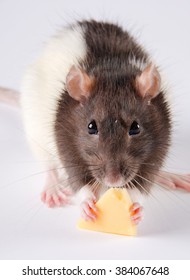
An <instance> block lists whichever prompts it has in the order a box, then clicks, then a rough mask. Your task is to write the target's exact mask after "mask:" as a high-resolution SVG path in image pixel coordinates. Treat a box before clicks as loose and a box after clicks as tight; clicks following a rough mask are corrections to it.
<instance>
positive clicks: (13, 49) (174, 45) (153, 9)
mask: <svg viewBox="0 0 190 280" xmlns="http://www.w3.org/2000/svg"><path fill="white" fill-rule="evenodd" d="M189 15H190V2H189V1H185V0H179V1H174V0H173V1H164V0H160V1H151V0H150V1H148V0H144V1H143V0H139V1H137V0H136V1H126V0H123V1H122V0H117V1H113V0H112V1H108V0H107V1H106V0H101V1H100V0H96V1H89V0H88V1H87V0H85V1H77V0H69V1H64V0H62V1H61V0H60V1H58V0H54V1H53V0H52V1H50V0H49V1H48V0H38V1H37V0H33V1H26V0H17V1H13V0H12V1H11V0H1V1H0V85H2V86H7V87H13V88H15V89H19V87H20V83H21V79H22V75H23V73H24V70H25V68H26V66H27V65H28V64H30V63H31V62H32V61H33V59H34V58H35V57H36V56H37V55H38V54H39V53H40V50H41V49H42V47H43V43H44V42H45V41H46V40H47V39H48V37H49V36H50V35H52V34H53V33H54V32H55V30H57V29H59V28H60V26H62V25H65V24H67V23H68V22H73V21H74V20H75V19H81V18H89V17H93V18H95V19H109V20H113V21H118V22H119V23H120V24H121V25H123V26H124V27H125V28H127V29H129V30H130V31H131V32H132V33H133V35H135V36H137V37H138V38H139V41H140V42H141V43H143V44H144V45H145V46H146V48H147V49H148V50H149V51H150V53H151V54H152V55H153V57H154V59H155V61H157V63H158V64H159V65H160V66H161V69H163V70H164V72H165V73H166V75H167V77H168V80H169V82H170V85H171V99H172V100H173V101H174V102H173V108H174V114H175V117H174V136H173V145H172V149H171V153H170V155H169V159H168V161H167V168H168V169H169V170H172V171H174V172H181V173H184V172H189V173H190V150H189V142H190V110H189V105H190V83H189V81H190V78H189V73H190V69H189V68H190V35H189V34H190V32H189V30H190V16H189ZM163 137H164V135H163ZM42 170H45V169H44V168H43V169H42V168H41V166H40V163H39V162H36V161H35V160H34V158H33V156H32V154H31V152H30V150H29V148H28V146H27V143H26V141H25V137H24V132H23V130H22V122H21V117H20V114H19V111H17V110H16V109H12V108H10V107H8V106H5V105H0V258H1V259H169V258H170V259H189V258H190V245H189V244H190V194H188V193H185V192H179V191H178V192H169V191H167V192H166V191H164V190H163V189H160V188H159V187H156V186H155V190H154V197H149V198H148V199H147V200H146V202H145V219H144V221H143V222H142V223H141V225H140V226H139V229H138V236H137V237H135V238H130V237H125V236H118V235H108V234H101V233H95V232H86V231H80V230H78V229H76V221H77V219H78V217H79V210H78V208H77V207H76V206H72V207H70V208H65V209H55V210H52V209H48V208H46V207H45V206H44V205H43V204H42V203H41V201H40V192H41V190H42V188H43V181H44V173H43V172H42V173H39V172H41V171H42Z"/></svg>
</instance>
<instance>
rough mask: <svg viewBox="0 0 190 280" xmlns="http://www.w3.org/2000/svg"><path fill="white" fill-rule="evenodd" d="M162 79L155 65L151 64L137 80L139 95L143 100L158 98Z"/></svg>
mask: <svg viewBox="0 0 190 280" xmlns="http://www.w3.org/2000/svg"><path fill="white" fill-rule="evenodd" d="M160 85H161V78H160V74H159V72H158V70H157V68H156V66H155V65H153V64H152V63H151V64H149V65H148V66H147V67H146V68H145V69H144V70H143V72H142V73H141V75H140V76H137V78H136V87H137V90H138V93H139V94H140V96H142V97H143V98H145V97H148V98H150V99H152V98H154V97H156V96H157V95H158V93H159V91H160Z"/></svg>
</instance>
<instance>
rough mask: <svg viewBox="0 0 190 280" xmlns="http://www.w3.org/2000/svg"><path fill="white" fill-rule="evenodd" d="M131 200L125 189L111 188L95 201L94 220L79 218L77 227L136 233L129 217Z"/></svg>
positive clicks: (128, 233)
mask: <svg viewBox="0 0 190 280" xmlns="http://www.w3.org/2000/svg"><path fill="white" fill-rule="evenodd" d="M131 205H132V201H131V199H130V197H129V194H128V192H127V190H126V189H121V188H111V189H109V190H108V191H106V192H105V193H104V195H103V196H102V197H101V198H100V199H99V201H98V202H97V203H96V207H97V209H98V214H97V219H96V220H95V221H85V220H83V219H80V220H79V222H78V224H77V225H78V227H79V228H82V229H87V230H93V231H101V232H107V233H114V234H122V235H136V226H135V225H134V224H133V223H132V221H131V219H130V212H129V209H130V207H131Z"/></svg>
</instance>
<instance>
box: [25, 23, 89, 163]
mask: <svg viewBox="0 0 190 280" xmlns="http://www.w3.org/2000/svg"><path fill="white" fill-rule="evenodd" d="M85 56H86V43H85V39H84V37H83V31H82V29H81V28H80V27H79V26H75V27H73V28H65V29H63V30H62V31H61V32H59V33H58V34H57V35H56V36H55V37H53V38H51V39H50V41H49V42H48V44H47V46H46V48H45V50H44V52H43V53H42V55H41V56H40V58H39V59H38V60H37V61H36V63H34V64H33V65H32V66H31V67H30V68H29V69H28V71H27V73H26V74H25V76H24V79H23V84H22V88H21V91H22V95H21V107H22V113H23V120H24V126H25V130H26V135H27V138H28V140H29V142H30V144H31V147H32V149H33V150H34V153H35V154H36V155H37V157H38V159H40V160H45V161H46V160H47V161H50V162H49V163H51V162H52V163H53V164H50V166H55V164H54V162H55V163H56V161H55V159H56V160H57V159H58V158H59V157H58V151H57V149H56V144H55V143H56V141H55V133H54V124H55V119H56V112H57V106H58V100H59V99H60V97H61V94H62V93H63V89H64V86H65V81H66V76H67V74H68V72H69V69H70V68H71V66H72V65H73V64H75V65H77V64H78V61H79V60H83V59H84V58H85ZM58 162H59V160H58ZM56 165H57V164H56Z"/></svg>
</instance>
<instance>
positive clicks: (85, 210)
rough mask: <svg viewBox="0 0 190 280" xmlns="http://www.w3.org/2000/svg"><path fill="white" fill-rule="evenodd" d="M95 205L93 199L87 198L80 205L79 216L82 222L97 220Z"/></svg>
mask: <svg viewBox="0 0 190 280" xmlns="http://www.w3.org/2000/svg"><path fill="white" fill-rule="evenodd" d="M95 203H96V200H95V199H94V198H88V199H86V200H85V201H83V202H82V203H81V216H82V218H83V219H84V220H86V221H88V220H91V221H94V220H95V219H96V218H97V216H96V213H97V207H96V205H95Z"/></svg>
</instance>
